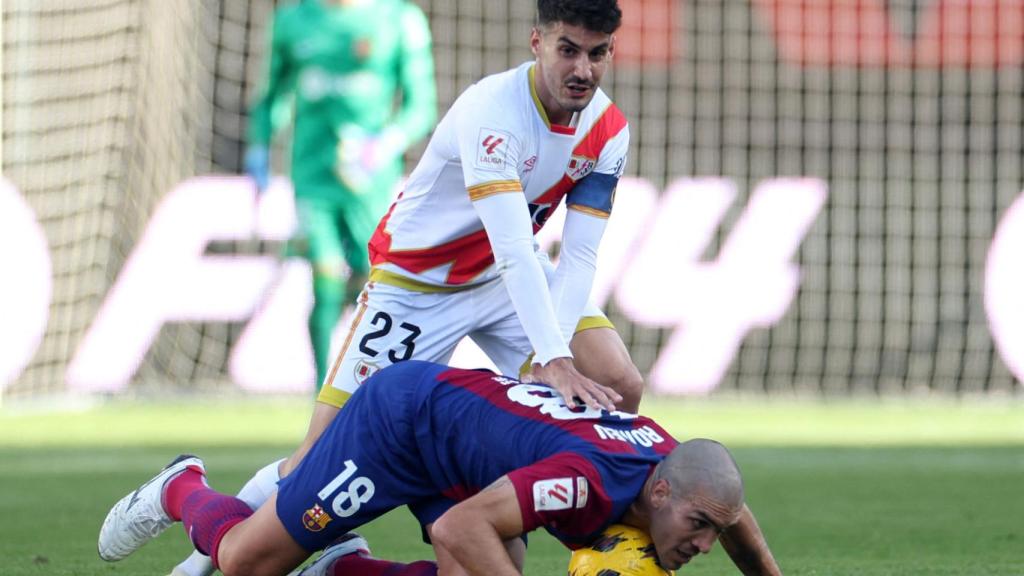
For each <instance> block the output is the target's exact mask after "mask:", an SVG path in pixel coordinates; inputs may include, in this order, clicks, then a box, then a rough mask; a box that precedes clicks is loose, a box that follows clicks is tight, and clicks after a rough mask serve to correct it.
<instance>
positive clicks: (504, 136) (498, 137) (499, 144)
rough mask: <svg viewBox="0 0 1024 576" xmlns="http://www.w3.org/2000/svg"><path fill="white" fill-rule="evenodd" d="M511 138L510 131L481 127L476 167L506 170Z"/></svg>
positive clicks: (495, 170) (493, 170)
mask: <svg viewBox="0 0 1024 576" xmlns="http://www.w3.org/2000/svg"><path fill="white" fill-rule="evenodd" d="M509 139H510V137H509V135H508V133H506V132H502V131H501V130H493V129H491V128H481V129H480V136H479V138H478V139H477V146H476V148H477V155H476V167H477V168H479V169H481V170H489V171H492V172H500V171H502V170H504V169H505V160H506V157H507V156H508V142H509Z"/></svg>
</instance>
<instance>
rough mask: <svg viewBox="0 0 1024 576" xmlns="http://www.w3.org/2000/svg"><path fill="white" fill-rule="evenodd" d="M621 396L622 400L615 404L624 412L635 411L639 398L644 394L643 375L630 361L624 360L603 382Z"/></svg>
mask: <svg viewBox="0 0 1024 576" xmlns="http://www.w3.org/2000/svg"><path fill="white" fill-rule="evenodd" d="M605 384H606V385H607V386H609V387H610V388H612V389H613V390H615V391H616V392H618V393H619V395H621V396H622V400H621V401H620V402H619V403H618V404H617V405H616V407H617V408H618V409H619V410H622V411H624V412H636V411H637V410H639V408H640V398H642V397H643V395H644V377H643V376H642V375H641V374H640V370H639V369H638V368H637V367H636V366H635V365H634V364H633V363H632V362H626V363H625V364H624V365H623V366H621V368H620V369H619V370H617V371H615V372H614V373H612V374H611V375H610V377H609V381H608V382H606V383H605Z"/></svg>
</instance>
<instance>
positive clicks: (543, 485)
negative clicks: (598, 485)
mask: <svg viewBox="0 0 1024 576" xmlns="http://www.w3.org/2000/svg"><path fill="white" fill-rule="evenodd" d="M588 492H589V484H588V483H587V479H586V478H584V477H582V476H577V477H576V478H551V479H549V480H538V481H536V482H534V483H533V508H534V510H536V511H537V512H544V511H552V510H569V509H570V508H583V507H584V506H586V505H587V496H588Z"/></svg>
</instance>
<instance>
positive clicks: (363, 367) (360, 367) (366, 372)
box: [353, 360, 380, 385]
mask: <svg viewBox="0 0 1024 576" xmlns="http://www.w3.org/2000/svg"><path fill="white" fill-rule="evenodd" d="M377 370H380V368H378V367H377V365H376V364H371V363H370V362H367V361H366V360H360V361H359V362H356V369H355V370H354V371H353V376H355V379H356V384H359V385H362V383H363V382H366V379H367V378H369V377H370V376H373V375H374V374H376V373H377Z"/></svg>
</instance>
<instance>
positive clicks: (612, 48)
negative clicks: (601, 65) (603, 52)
mask: <svg viewBox="0 0 1024 576" xmlns="http://www.w3.org/2000/svg"><path fill="white" fill-rule="evenodd" d="M616 38H617V36H615V34H612V38H611V40H609V41H608V61H609V62H611V60H612V58H614V57H615V40H616Z"/></svg>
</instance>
